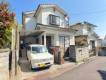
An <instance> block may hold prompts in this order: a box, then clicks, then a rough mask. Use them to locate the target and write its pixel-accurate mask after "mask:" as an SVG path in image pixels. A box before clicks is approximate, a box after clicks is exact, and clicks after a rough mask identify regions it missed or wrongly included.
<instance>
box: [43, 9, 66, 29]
mask: <svg viewBox="0 0 106 80" xmlns="http://www.w3.org/2000/svg"><path fill="white" fill-rule="evenodd" d="M50 14H53V15H56V16H59V17H60V27H66V25H67V24H66V20H65V17H64V15H63V14H62V13H60V12H59V11H57V10H55V11H54V10H53V8H44V9H42V24H45V25H48V24H49V17H48V16H49V15H50Z"/></svg>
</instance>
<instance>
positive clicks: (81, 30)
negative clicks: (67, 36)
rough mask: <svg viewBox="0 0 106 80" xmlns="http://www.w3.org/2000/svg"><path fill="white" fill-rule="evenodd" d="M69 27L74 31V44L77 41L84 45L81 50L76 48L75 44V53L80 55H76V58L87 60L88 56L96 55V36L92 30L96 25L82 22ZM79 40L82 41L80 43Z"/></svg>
mask: <svg viewBox="0 0 106 80" xmlns="http://www.w3.org/2000/svg"><path fill="white" fill-rule="evenodd" d="M70 27H71V29H73V30H74V33H75V34H74V36H75V42H76V41H78V40H79V42H80V44H81V43H84V44H85V46H83V49H81V50H80V49H79V48H78V45H77V44H75V46H76V47H77V48H76V52H79V53H81V54H80V55H78V57H79V56H83V58H86V57H87V58H88V57H89V56H92V55H96V47H97V46H98V35H97V34H96V33H95V32H94V28H95V27H96V25H93V24H91V23H88V22H82V23H76V24H74V25H72V26H70ZM76 37H80V38H76ZM84 37H85V38H84ZM80 40H83V41H82V42H81V41H80ZM77 50H78V51H77ZM85 54H86V55H85ZM76 55H77V53H76ZM81 58H82V57H81Z"/></svg>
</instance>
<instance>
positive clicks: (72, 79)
mask: <svg viewBox="0 0 106 80" xmlns="http://www.w3.org/2000/svg"><path fill="white" fill-rule="evenodd" d="M52 80H106V57H97V58H96V59H95V60H94V61H91V62H87V63H85V64H82V65H80V66H78V67H77V68H74V69H73V70H70V71H68V72H66V73H64V74H62V75H60V76H58V77H56V78H54V79H52Z"/></svg>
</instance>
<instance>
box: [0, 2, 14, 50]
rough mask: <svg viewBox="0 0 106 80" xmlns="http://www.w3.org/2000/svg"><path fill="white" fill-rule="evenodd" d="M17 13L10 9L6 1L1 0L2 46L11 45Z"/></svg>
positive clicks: (0, 24)
mask: <svg viewBox="0 0 106 80" xmlns="http://www.w3.org/2000/svg"><path fill="white" fill-rule="evenodd" d="M14 17H15V14H14V13H13V12H11V11H10V10H9V5H8V3H6V2H0V48H6V47H10V45H11V29H12V27H13V25H14Z"/></svg>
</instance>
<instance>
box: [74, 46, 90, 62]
mask: <svg viewBox="0 0 106 80" xmlns="http://www.w3.org/2000/svg"><path fill="white" fill-rule="evenodd" d="M88 58H89V51H88V47H83V48H76V62H80V61H85V60H87V59H88Z"/></svg>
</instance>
